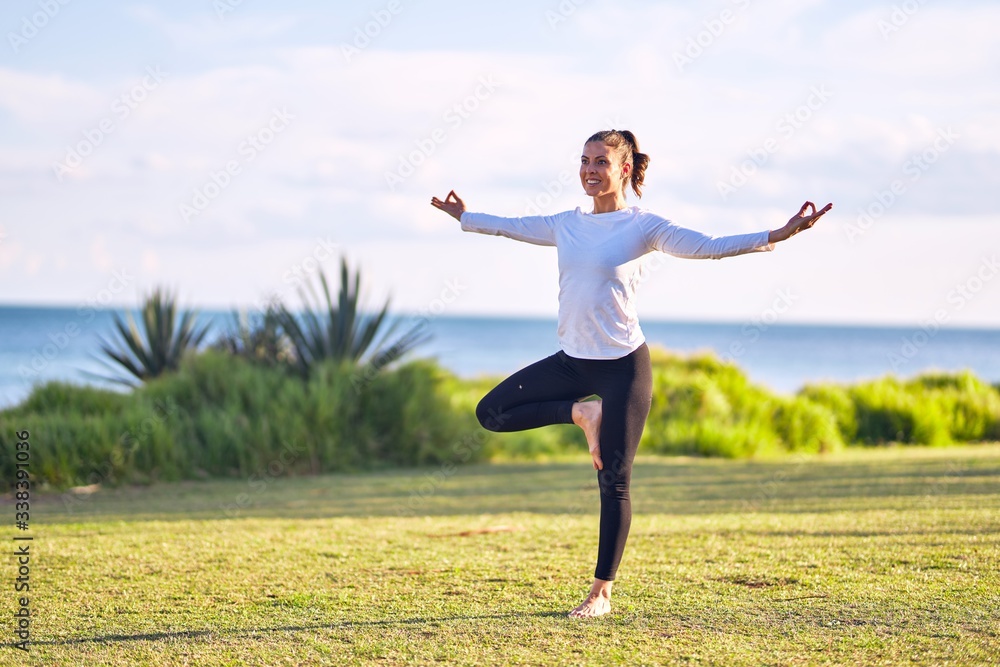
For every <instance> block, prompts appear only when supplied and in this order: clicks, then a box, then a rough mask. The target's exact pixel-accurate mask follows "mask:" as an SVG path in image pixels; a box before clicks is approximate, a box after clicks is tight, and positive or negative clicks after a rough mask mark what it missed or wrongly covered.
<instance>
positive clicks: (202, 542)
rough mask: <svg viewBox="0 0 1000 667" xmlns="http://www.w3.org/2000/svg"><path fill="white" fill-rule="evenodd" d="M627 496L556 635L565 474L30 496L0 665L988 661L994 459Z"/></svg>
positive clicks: (995, 622) (999, 604)
mask: <svg viewBox="0 0 1000 667" xmlns="http://www.w3.org/2000/svg"><path fill="white" fill-rule="evenodd" d="M435 473H439V474H435ZM240 494H246V497H245V498H240ZM632 495H633V511H634V519H633V523H632V531H631V535H630V538H629V543H628V547H627V549H626V553H625V557H624V560H623V562H622V566H621V569H620V571H619V578H618V581H617V582H616V586H615V590H614V596H613V600H612V603H613V606H614V610H613V612H612V613H611V614H610V615H608V616H605V617H602V618H599V619H591V620H580V619H569V618H566V617H565V613H566V611H568V610H569V609H570V608H572V607H573V606H575V605H576V604H577V603H578V602H579V600H580V599H581V598H582V596H583V594H584V592H585V591H586V589H587V587H588V586H589V583H590V580H591V577H592V576H593V567H594V560H595V557H596V545H597V513H598V507H599V505H598V502H599V499H598V491H597V484H596V477H595V474H594V471H593V470H592V469H590V464H589V457H587V456H586V455H583V456H580V457H578V458H574V459H572V460H563V461H554V462H549V463H504V464H476V465H471V466H466V467H459V468H455V469H450V468H447V469H443V468H441V467H437V466H435V467H427V468H421V469H411V470H406V471H403V472H385V471H383V472H375V473H365V474H355V475H347V474H336V475H326V476H318V477H297V478H286V477H281V478H276V479H263V480H260V479H258V480H256V481H255V485H251V484H250V483H249V482H248V481H246V480H243V481H234V480H225V481H205V482H178V483H170V484H166V483H165V484H156V485H153V486H150V487H119V488H115V489H104V490H101V491H99V492H97V493H96V494H94V495H91V496H80V497H79V498H77V497H76V496H69V495H67V496H63V495H62V494H55V493H53V494H49V495H45V496H39V495H36V496H35V497H34V498H33V502H32V510H33V511H32V522H33V523H32V525H33V530H32V532H33V534H34V535H35V541H34V542H33V543H32V550H33V560H32V570H31V584H32V592H31V600H32V609H33V613H34V614H35V616H34V622H33V626H32V630H33V639H34V641H35V643H34V644H33V646H32V648H31V653H30V654H28V655H23V654H22V653H21V652H20V651H16V650H14V649H12V648H10V647H8V646H2V647H0V664H3V665H35V664H38V665H43V664H44V665H76V664H87V665H143V664H156V665H182V664H190V665H216V664H223V665H244V664H245V665H283V664H330V665H342V664H378V665H403V664H475V665H497V664H524V665H529V664H530V665H537V664H554V665H555V664H558V665H567V664H594V665H607V664H615V663H624V664H634V665H641V664H648V665H659V664H682V665H689V664H706V665H812V664H816V665H821V664H838V665H839V664H844V665H883V664H919V665H942V664H968V665H982V664H996V663H997V662H998V661H1000V612H998V610H1000V511H998V510H1000V445H980V446H964V447H955V448H948V449H914V448H908V449H902V448H892V449H864V450H848V451H845V452H842V453H838V454H836V455H831V456H826V457H819V456H815V455H808V456H806V455H802V456H799V457H796V458H791V459H785V460H781V461H732V460H718V459H686V458H659V457H648V456H642V457H640V458H639V459H638V460H637V461H636V465H635V472H634V475H633V491H632ZM69 498H74V500H68V499H69ZM241 501H242V502H241ZM240 505H242V506H240ZM223 508H228V511H227V510H226V509H223ZM0 509H2V511H3V512H4V516H6V517H9V518H11V520H12V515H13V511H14V508H13V506H12V500H11V499H10V497H9V496H8V497H6V498H5V499H4V501H3V503H2V505H0ZM409 510H412V511H413V515H412V516H409V515H408V511H409ZM401 511H402V514H401ZM487 531H493V532H487ZM12 532H13V529H12V528H11V529H9V530H8V531H7V534H8V536H10V535H11V533H12ZM8 539H9V537H8ZM8 544H12V542H9V541H8ZM5 563H6V564H5V566H4V568H3V571H4V572H5V575H4V577H5V578H8V579H11V580H12V579H13V576H14V575H13V574H12V572H13V569H12V566H11V564H10V563H11V561H10V559H5ZM3 590H4V591H5V594H4V595H3V596H2V598H0V600H2V603H3V605H4V607H5V609H11V608H12V603H13V595H14V594H13V592H12V591H11V588H10V585H9V584H8V583H7V582H6V581H5V582H4V583H3ZM4 615H5V617H6V618H7V619H8V620H7V621H6V622H5V623H3V626H4V628H5V630H4V633H5V635H6V636H7V637H8V638H9V637H10V630H9V628H10V627H11V625H10V616H9V615H8V614H7V612H5V614H4ZM5 641H7V640H5Z"/></svg>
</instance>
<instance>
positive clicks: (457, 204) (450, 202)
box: [431, 190, 465, 222]
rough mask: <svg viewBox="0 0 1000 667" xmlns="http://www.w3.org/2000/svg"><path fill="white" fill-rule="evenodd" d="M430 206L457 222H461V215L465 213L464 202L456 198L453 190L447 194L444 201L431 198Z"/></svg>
mask: <svg viewBox="0 0 1000 667" xmlns="http://www.w3.org/2000/svg"><path fill="white" fill-rule="evenodd" d="M431 206H433V207H435V208H439V209H441V210H442V211H444V212H445V213H447V214H448V215H450V216H451V217H453V218H455V219H456V220H458V221H459V222H461V221H462V213H464V212H465V202H464V201H462V200H461V199H459V198H458V195H456V194H455V191H454V190H452V191H451V192H449V193H448V196H447V197H445V198H444V201H441V200H440V199H438V198H437V197H431Z"/></svg>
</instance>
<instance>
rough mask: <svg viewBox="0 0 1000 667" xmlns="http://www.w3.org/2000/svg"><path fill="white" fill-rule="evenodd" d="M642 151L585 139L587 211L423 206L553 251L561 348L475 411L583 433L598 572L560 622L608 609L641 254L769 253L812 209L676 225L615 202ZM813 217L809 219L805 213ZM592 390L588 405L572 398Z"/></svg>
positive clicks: (643, 379)
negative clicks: (765, 227) (780, 220)
mask: <svg viewBox="0 0 1000 667" xmlns="http://www.w3.org/2000/svg"><path fill="white" fill-rule="evenodd" d="M648 164H649V156H647V155H646V154H645V153H640V152H639V145H638V143H637V142H636V139H635V136H634V135H633V134H632V133H631V132H629V131H627V130H622V131H618V130H606V131H602V132H598V133H596V134H594V135H593V136H591V137H590V138H589V139H587V141H586V142H585V144H584V147H583V155H582V156H581V158H580V182H581V184H582V185H583V190H584V192H585V193H586V194H587V195H588V196H590V197H592V198H593V210H592V211H590V212H587V213H584V212H582V211H581V210H580V208H579V207H577V208H576V209H575V210H573V211H565V212H563V213H557V214H555V215H545V216H532V217H521V218H501V217H497V216H493V215H487V214H485V213H471V212H468V211H466V210H465V203H464V202H463V201H462V200H461V199H459V197H458V195H456V194H455V191H454V190H452V191H451V192H449V193H448V196H447V197H445V199H444V201H442V200H440V199H438V198H437V197H433V198H432V199H431V204H432V205H433V206H435V207H436V208H439V209H441V210H442V211H445V212H446V213H448V214H450V215H452V216H453V217H454V218H456V219H457V220H458V221H459V222H460V223H461V227H462V230H463V231H470V232H478V233H481V234H492V235H494V236H506V237H508V238H511V239H515V240H518V241H525V242H527V243H533V244H536V245H549V246H556V249H557V254H558V259H559V325H558V337H559V347H560V350H559V351H558V352H556V353H555V354H553V355H551V356H549V357H546V358H545V359H542V360H541V361H537V362H535V363H534V364H531V365H530V366H527V367H525V368H523V369H521V370H519V371H517V372H516V373H514V374H513V375H511V376H510V377H508V378H507V379H505V380H504V381H503V382H501V383H500V384H498V385H497V386H496V387H494V388H493V389H492V390H491V391H490V392H489V393H488V394H487V395H486V396H485V397H483V399H482V400H481V401H480V403H479V405H478V407H477V408H476V416H477V417H478V418H479V421H480V423H481V424H482V425H483V427H484V428H487V429H489V430H491V431H523V430H525V429H530V428H538V427H540V426H546V425H548V424H577V425H578V426H580V427H581V428H582V429H583V431H584V433H585V434H586V437H587V445H588V447H589V449H590V453H591V456H592V458H593V462H594V468H595V469H596V470H597V480H598V484H599V486H600V490H601V520H600V536H599V541H598V549H597V567H596V568H595V570H594V583H593V585H592V586H591V588H590V593H589V594H588V595H587V597H586V598H585V599H584V601H583V602H582V603H581V604H580V605H579V606H578V607H576V608H575V609H573V610H572V611H571V612H570V613H569V615H570V616H600V615H601V614H605V613H607V612H609V611H611V587H612V582H613V581H614V579H615V576H616V573H617V570H618V565H619V563H620V562H621V558H622V554H623V553H624V551H625V541H626V539H627V538H628V532H629V527H630V524H631V521H632V504H631V500H630V497H629V483H630V481H631V476H632V461H633V459H634V458H635V453H636V449H637V448H638V446H639V439H640V437H641V436H642V430H643V427H644V426H645V423H646V416H647V415H648V414H649V406H650V400H651V397H652V394H651V391H652V371H651V368H650V362H649V350H648V348H647V347H646V342H645V337H644V336H643V333H642V330H641V329H640V327H639V320H638V317H637V315H636V307H635V296H636V288H637V286H638V284H639V283H640V282H641V281H642V278H643V275H644V265H643V256H644V255H646V254H647V253H649V252H652V251H654V250H659V251H661V252H666V253H669V254H671V255H675V256H677V257H686V258H692V259H695V258H712V259H720V258H722V257H730V256H733V255H740V254H743V253H748V252H757V251H769V250H773V249H774V244H775V243H777V242H779V241H784V240H785V239H788V238H789V237H791V236H793V235H795V234H797V233H798V232H800V231H802V230H804V229H808V228H810V227H812V226H813V224H814V223H815V222H816V220H818V219H819V218H820V217H821V216H822V215H823V214H824V213H826V212H827V211H829V210H830V209H831V208H832V207H833V204H827V205H826V206H825V207H823V208H822V209H821V210H819V211H818V212H817V211H816V207H815V205H814V204H813V203H812V202H806V203H805V204H803V205H802V208H800V209H799V212H798V213H797V214H795V215H794V216H792V218H791V219H790V220H789V221H788V223H787V224H785V225H784V226H782V227H781V228H780V229H777V230H774V231H761V232H757V233H752V234H737V235H732V236H708V235H705V234H702V233H701V232H697V231H694V230H691V229H686V228H684V227H680V226H678V225H675V224H674V223H673V222H671V221H670V220H667V219H665V218H662V217H660V216H658V215H656V214H655V213H651V212H649V211H647V210H645V209H641V208H639V207H638V206H630V207H627V206H626V205H625V191H626V188H627V186H629V185H631V187H632V189H633V191H634V192H635V194H636V195H637V196H639V197H641V196H642V182H643V177H644V175H645V172H646V166H647V165H648ZM810 211H811V212H810ZM592 395H597V396H598V397H599V399H598V400H593V401H583V400H582V399H584V398H587V397H589V396H592Z"/></svg>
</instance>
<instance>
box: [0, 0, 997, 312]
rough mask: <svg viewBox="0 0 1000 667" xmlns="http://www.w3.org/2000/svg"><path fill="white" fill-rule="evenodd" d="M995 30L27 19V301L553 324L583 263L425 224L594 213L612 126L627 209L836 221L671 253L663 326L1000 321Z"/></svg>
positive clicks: (686, 11) (2, 152) (348, 13)
mask: <svg viewBox="0 0 1000 667" xmlns="http://www.w3.org/2000/svg"><path fill="white" fill-rule="evenodd" d="M996 25H1000V6H997V5H996V4H993V3H986V2H979V3H977V2H954V3H948V4H944V3H928V2H917V1H916V0H908V1H907V2H887V3H862V2H838V3H834V2H815V1H814V2H809V1H795V2H791V1H787V2H783V1H771V2H765V1H762V0H749V1H748V0H738V1H733V0H725V1H721V2H701V3H694V2H685V3H679V2H638V1H634V2H615V3H612V2H600V1H597V0H576V1H573V0H563V1H562V2H557V1H556V2H548V3H546V2H533V3H529V2H519V1H516V0H515V1H513V2H505V3H482V4H480V3H444V2H433V1H429V0H421V1H420V2H412V3H411V2H407V1H406V0H393V1H390V2H357V3H321V2H286V3H282V4H280V5H278V4H276V3H271V4H265V3H263V2H260V1H259V0H242V2H237V1H236V0H217V1H215V0H199V1H197V2H173V3H166V2H153V3H141V4H129V3H117V2H94V1H92V2H84V1H83V0H69V1H65V0H64V1H63V2H60V0H34V1H31V2H22V1H19V0H18V1H9V2H6V3H5V4H4V8H3V10H2V11H0V29H2V34H3V37H4V39H3V44H0V192H2V197H3V201H4V206H3V207H2V210H0V303H19V304H20V303H39V304H66V305H79V304H81V303H86V302H88V301H92V300H94V299H96V298H101V299H103V300H104V301H107V302H108V303H110V304H114V305H127V306H134V305H135V304H136V303H137V302H138V299H139V298H140V297H141V295H142V294H144V293H146V292H148V291H149V290H150V289H152V288H153V287H154V286H157V285H164V286H169V287H172V288H174V289H175V290H177V292H178V293H179V295H180V298H181V302H182V304H190V305H196V306H201V307H225V308H228V307H231V306H238V305H241V306H248V307H253V306H254V305H259V304H260V303H261V302H262V301H263V300H264V299H265V298H267V296H268V295H271V294H278V295H280V296H282V297H285V298H287V299H288V300H289V301H292V302H295V301H296V298H295V286H296V285H295V281H296V279H297V278H296V276H303V275H304V276H311V275H315V273H316V271H318V270H325V271H326V273H327V274H328V275H329V276H331V277H332V276H334V275H336V270H337V265H338V258H339V256H340V254H344V255H346V256H347V257H348V259H349V261H350V262H351V263H352V265H356V266H360V267H361V268H362V269H363V271H364V278H365V280H366V281H367V286H366V295H367V297H368V298H369V299H370V301H371V302H372V303H375V302H381V301H382V300H384V299H385V298H386V297H389V296H391V298H392V303H393V305H394V306H395V308H397V309H398V310H400V311H405V312H427V311H428V310H429V309H433V310H434V312H436V313H437V312H447V313H448V314H455V315H458V314H518V315H538V316H549V317H554V316H555V314H556V308H557V295H558V286H557V278H558V276H557V270H556V255H555V249H553V248H541V247H537V246H530V245H528V244H522V243H517V242H514V241H511V240H509V239H502V238H496V237H489V236H482V235H476V234H471V233H463V232H461V231H460V230H459V228H458V224H457V222H456V221H455V220H453V219H452V218H450V217H448V216H446V215H445V214H443V213H441V212H440V211H437V210H435V209H433V208H432V207H431V206H430V205H429V203H428V202H429V200H430V198H431V196H432V195H437V196H439V197H444V195H445V194H446V193H447V192H448V190H450V189H452V188H454V189H455V190H456V191H457V192H458V193H459V194H460V195H461V196H462V197H463V199H464V200H465V201H466V203H467V205H468V206H469V208H470V209H472V210H478V211H486V212H489V213H494V214H497V215H525V214H528V213H534V212H536V211H537V212H543V213H554V212H558V211H561V210H566V209H571V208H575V207H576V206H581V207H583V208H584V210H588V209H587V207H588V206H589V205H590V201H589V200H588V199H587V198H586V197H585V196H584V195H583V193H582V189H581V188H580V186H579V181H578V179H577V176H576V165H577V162H578V159H579V152H580V149H581V148H582V142H583V140H584V139H585V138H586V137H587V136H589V135H590V134H592V133H593V132H594V131H596V130H598V129H603V128H607V127H609V126H614V127H618V128H627V129H631V130H633V131H634V132H635V134H636V135H637V137H638V138H639V142H640V145H641V148H642V149H643V150H644V151H645V152H647V153H649V154H650V155H651V157H652V161H651V164H650V167H649V171H648V174H647V185H646V188H645V193H644V196H643V198H642V200H641V201H637V200H635V198H634V197H633V198H631V199H630V203H638V204H639V205H640V206H643V207H645V208H648V209H650V210H652V211H655V212H657V213H659V214H660V215H662V216H664V217H667V218H670V219H672V220H674V221H675V222H677V223H678V224H681V225H684V226H687V227H693V228H695V229H699V230H702V231H705V232H709V233H713V234H719V235H723V234H733V233H743V232H749V231H757V230H760V229H774V228H777V227H778V226H780V225H781V224H783V223H784V222H785V221H786V220H787V219H788V218H789V216H790V215H792V214H793V213H794V212H795V211H796V210H797V209H798V206H799V205H800V204H801V203H802V202H803V201H804V200H806V199H810V200H813V201H815V202H816V203H817V204H819V205H822V204H825V203H826V202H828V201H832V202H833V203H834V209H833V211H832V212H831V213H830V214H829V215H828V216H826V217H825V218H824V219H823V220H822V221H821V222H820V223H819V224H818V225H817V226H816V227H815V228H814V229H812V230H810V231H809V232H808V233H805V234H802V235H799V236H796V237H795V238H793V239H791V240H790V241H788V242H786V243H782V244H779V245H778V246H777V248H776V249H775V251H774V252H773V253H770V254H754V255H749V256H745V257H737V258H731V259H726V260H721V261H711V260H702V261H693V260H682V259H676V258H670V257H664V258H662V259H664V260H665V261H662V262H659V261H658V262H656V264H655V266H654V267H653V270H652V271H651V273H650V276H649V279H648V280H647V281H646V282H645V283H644V284H643V286H642V288H641V290H640V293H639V299H640V300H639V313H640V316H641V317H643V318H674V319H695V320H719V321H747V320H752V319H754V318H759V317H762V316H764V315H767V314H769V313H773V311H774V304H775V303H776V301H777V302H782V303H786V302H787V303H786V305H785V306H783V307H782V308H781V311H782V312H781V313H780V314H779V317H780V318H781V321H786V322H790V323H791V322H829V323H850V324H855V323H869V324H904V325H913V326H920V325H926V324H927V323H928V322H931V321H935V322H937V323H939V324H941V325H947V326H993V327H997V326H1000V308H998V307H997V306H998V305H1000V268H997V254H1000V224H998V223H1000V220H998V217H997V206H996V203H995V193H996V192H997V191H1000V122H998V121H1000V86H998V85H997V84H998V83H1000V81H998V78H1000V77H998V74H1000V47H998V45H997V44H996V40H995V39H993V36H992V35H991V30H992V27H993V26H996ZM366 31H367V35H364V33H365V32H366ZM359 34H361V35H364V37H359ZM83 153H86V154H85V155H84V154H83ZM116 276H117V277H116ZM122 276H124V277H125V278H124V280H122V279H121V278H122ZM994 278H997V279H996V280H994ZM789 295H790V296H789ZM104 301H102V303H103V302H104ZM442 304H443V305H442Z"/></svg>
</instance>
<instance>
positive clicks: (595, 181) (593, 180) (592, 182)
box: [585, 178, 601, 185]
mask: <svg viewBox="0 0 1000 667" xmlns="http://www.w3.org/2000/svg"><path fill="white" fill-rule="evenodd" d="M585 182H586V184H587V185H600V183H601V182H600V181H599V180H598V179H596V178H588V179H587V180H586V181H585Z"/></svg>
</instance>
